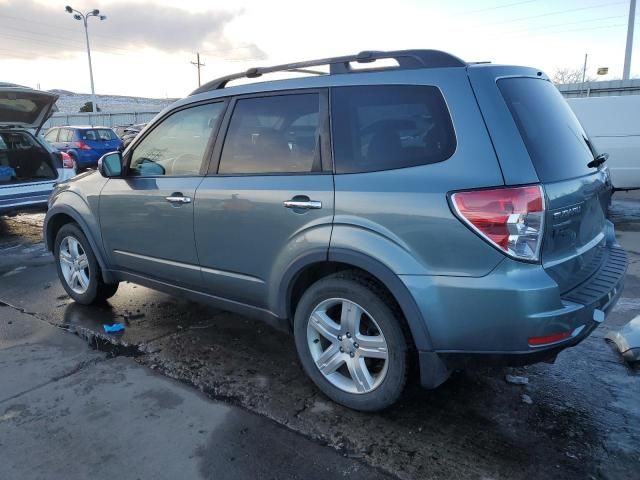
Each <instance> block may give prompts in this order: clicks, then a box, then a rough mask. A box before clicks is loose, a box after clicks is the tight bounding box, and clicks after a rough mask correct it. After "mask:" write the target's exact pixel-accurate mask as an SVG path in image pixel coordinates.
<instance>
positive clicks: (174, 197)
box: [164, 193, 191, 205]
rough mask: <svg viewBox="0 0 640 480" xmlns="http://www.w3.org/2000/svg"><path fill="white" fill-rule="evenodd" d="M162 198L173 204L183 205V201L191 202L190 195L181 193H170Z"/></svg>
mask: <svg viewBox="0 0 640 480" xmlns="http://www.w3.org/2000/svg"><path fill="white" fill-rule="evenodd" d="M164 199H165V200H166V201H167V202H169V203H171V204H173V205H184V204H185V203H191V197H187V196H185V195H182V194H181V193H172V194H171V195H169V196H168V197H164Z"/></svg>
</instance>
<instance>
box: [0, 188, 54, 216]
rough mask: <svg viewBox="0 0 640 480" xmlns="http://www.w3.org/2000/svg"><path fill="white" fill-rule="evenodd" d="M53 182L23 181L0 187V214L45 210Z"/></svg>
mask: <svg viewBox="0 0 640 480" xmlns="http://www.w3.org/2000/svg"><path fill="white" fill-rule="evenodd" d="M54 185H55V182H53V181H47V182H39V183H23V184H15V185H14V186H10V187H5V188H3V189H0V214H6V213H14V212H18V211H24V210H41V209H44V210H46V208H47V203H48V201H49V196H50V195H51V192H52V191H53V187H54Z"/></svg>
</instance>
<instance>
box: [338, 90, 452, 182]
mask: <svg viewBox="0 0 640 480" xmlns="http://www.w3.org/2000/svg"><path fill="white" fill-rule="evenodd" d="M331 115H332V116H331V119H332V132H333V133H332V134H333V144H334V162H335V168H336V173H356V172H372V171H378V170H390V169H395V168H405V167H413V166H417V165H427V164H430V163H437V162H442V161H444V160H446V159H448V158H449V157H451V155H453V152H454V151H455V149H456V137H455V133H454V130H453V124H452V121H451V116H450V115H449V111H448V109H447V106H446V104H445V101H444V98H443V97H442V93H441V92H440V90H439V89H438V88H436V87H433V86H417V85H369V86H362V87H361V86H358V87H338V88H333V89H332V90H331Z"/></svg>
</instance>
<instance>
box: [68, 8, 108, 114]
mask: <svg viewBox="0 0 640 480" xmlns="http://www.w3.org/2000/svg"><path fill="white" fill-rule="evenodd" d="M64 9H65V11H66V12H67V13H71V14H73V18H75V19H76V20H82V23H83V24H84V36H85V38H86V39H87V57H88V58H89V79H90V80H91V111H92V112H93V113H96V111H97V107H96V92H95V89H94V88H93V68H92V67H91V48H90V47H89V30H88V28H87V22H88V20H89V18H91V17H98V18H99V19H100V20H106V19H107V16H106V15H100V10H98V9H97V8H96V9H94V10H89V11H88V12H86V13H82V12H80V11H78V10H76V9H75V8H71V7H70V6H69V5H67V6H66V7H64Z"/></svg>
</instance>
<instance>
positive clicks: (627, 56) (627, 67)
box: [622, 0, 636, 80]
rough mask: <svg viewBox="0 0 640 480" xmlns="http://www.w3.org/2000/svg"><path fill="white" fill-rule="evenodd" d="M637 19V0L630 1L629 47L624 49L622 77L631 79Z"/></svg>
mask: <svg viewBox="0 0 640 480" xmlns="http://www.w3.org/2000/svg"><path fill="white" fill-rule="evenodd" d="M635 21H636V0H630V1H629V26H628V27H627V48H626V49H625V51H624V70H623V71H622V79H623V80H629V75H630V74H631V51H632V50H633V24H634V23H635Z"/></svg>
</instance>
